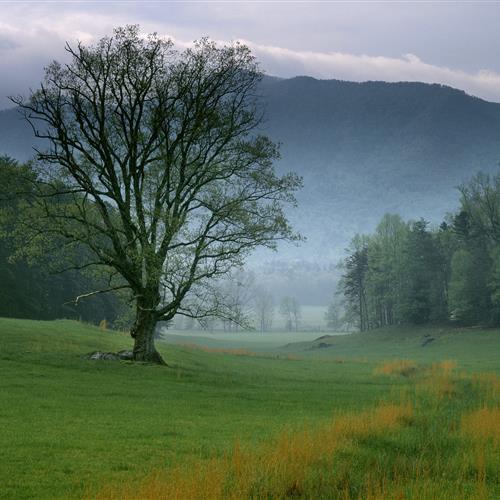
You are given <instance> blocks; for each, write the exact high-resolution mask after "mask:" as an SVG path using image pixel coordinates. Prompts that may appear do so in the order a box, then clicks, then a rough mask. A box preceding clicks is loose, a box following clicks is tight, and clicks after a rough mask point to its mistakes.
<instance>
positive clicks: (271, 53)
mask: <svg viewBox="0 0 500 500" xmlns="http://www.w3.org/2000/svg"><path fill="white" fill-rule="evenodd" d="M241 41H242V42H243V43H245V44H247V45H248V46H249V47H251V49H252V50H253V52H254V53H255V54H256V55H257V57H258V59H259V60H260V61H261V62H262V65H263V67H265V69H266V70H267V71H268V72H269V73H270V74H274V75H276V76H285V77H291V76H296V75H309V76H314V77H316V78H324V79H331V78H334V79H339V80H352V81H357V82H362V81H367V80H383V81H387V82H400V81H418V82H424V83H440V84H443V85H449V86H451V87H455V88H458V89H461V90H465V91H466V92H467V93H468V94H472V95H475V96H477V97H481V98H483V99H486V100H490V101H496V102H500V74H499V73H496V72H493V71H488V70H481V71H477V72H474V73H472V72H471V73H469V72H466V71H462V70H457V69H453V68H448V67H445V66H437V65H433V64H429V63H426V62H425V61H422V60H421V59H420V58H419V57H418V56H416V55H415V54H405V55H402V56H401V57H399V58H394V57H384V56H369V55H357V54H348V53H342V52H312V51H293V50H290V49H287V48H283V47H274V46H269V45H259V44H256V43H253V42H252V41H249V40H241Z"/></svg>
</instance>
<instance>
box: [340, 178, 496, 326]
mask: <svg viewBox="0 0 500 500" xmlns="http://www.w3.org/2000/svg"><path fill="white" fill-rule="evenodd" d="M459 192H460V208H459V210H458V211H457V212H456V213H454V214H449V215H448V216H447V217H446V218H445V221H444V222H443V223H442V224H441V225H440V226H439V227H437V228H433V227H430V225H429V224H428V223H427V222H426V221H425V220H423V219H421V220H419V221H410V222H405V221H403V220H402V218H401V217H400V216H399V215H385V216H384V217H383V219H382V221H381V222H380V224H379V225H378V227H377V229H376V231H375V233H374V234H371V235H357V236H356V237H355V238H354V239H353V240H352V242H351V246H350V249H349V255H348V257H347V258H346V259H345V260H344V261H343V262H342V264H341V266H342V269H343V277H342V280H341V282H340V291H341V293H342V294H343V297H344V313H345V316H344V318H343V321H344V323H347V324H351V325H354V326H356V327H357V328H359V329H360V330H369V329H372V328H378V327H383V326H387V325H399V324H425V323H444V322H449V321H453V322H456V323H459V324H463V325H491V326H498V325H500V174H497V175H496V176H493V177H491V176H488V175H484V174H479V175H477V176H476V177H475V178H473V179H472V180H471V181H470V182H469V183H468V184H465V185H463V186H461V187H460V188H459Z"/></svg>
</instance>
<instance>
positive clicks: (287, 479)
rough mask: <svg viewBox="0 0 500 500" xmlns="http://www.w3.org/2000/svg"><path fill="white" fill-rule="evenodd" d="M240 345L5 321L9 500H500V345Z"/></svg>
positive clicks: (1, 373)
mask: <svg viewBox="0 0 500 500" xmlns="http://www.w3.org/2000/svg"><path fill="white" fill-rule="evenodd" d="M241 335H242V334H238V335H234V336H232V337H231V336H226V337H221V336H212V337H211V336H210V335H209V334H205V335H203V336H200V333H199V332H191V333H190V332H188V334H186V332H182V335H180V332H169V334H168V335H167V336H166V338H165V341H163V342H160V343H159V349H160V351H161V353H162V355H163V356H164V358H165V360H166V361H167V363H168V365H169V366H168V367H166V368H165V367H159V366H151V365H141V364H133V363H129V362H112V361H109V362H104V361H99V362H95V361H89V360H85V359H82V355H83V354H85V353H87V352H90V351H93V350H96V349H100V350H110V351H111V350H112V351H116V350H120V349H123V348H125V347H128V346H130V344H131V342H130V340H129V339H128V338H127V336H125V335H124V334H122V333H118V332H112V331H103V330H100V329H98V328H95V327H92V326H88V325H85V324H81V323H78V322H72V321H63V320H61V321H52V322H37V321H25V320H12V319H0V450H1V460H0V484H1V489H0V497H1V498H9V499H11V498H179V499H185V498H200V499H201V498H207V499H208V498H210V499H211V498H285V497H290V496H296V497H302V498H346V499H347V498H353V499H354V498H356V499H358V498H363V499H364V498H380V499H382V498H384V499H385V498H395V499H396V498H398V499H401V498H445V497H450V498H481V499H487V498H492V499H493V498H500V475H499V473H498V471H499V470H500V409H499V408H500V378H499V376H500V362H499V356H498V354H499V352H500V349H499V345H500V331H499V330H482V329H458V328H455V329H450V328H441V329H440V328H412V329H404V328H392V329H387V330H381V331H376V332H369V333H363V334H350V335H344V336H329V337H326V338H323V339H318V340H314V339H315V336H314V335H311V334H310V333H307V332H306V333H304V335H303V336H298V337H296V338H294V339H293V340H294V342H293V343H290V342H289V341H288V340H289V339H288V337H287V336H286V335H284V334H283V337H280V336H279V335H280V334H279V333H275V334H273V336H272V337H270V339H262V337H259V336H258V335H260V336H263V335H264V334H254V333H252V334H248V337H247V338H246V340H245V339H242V338H241ZM323 335H324V333H322V334H318V335H317V336H323ZM428 338H432V339H433V340H432V341H431V342H428V343H427V345H425V346H422V344H423V343H424V341H425V339H428ZM281 339H283V343H281Z"/></svg>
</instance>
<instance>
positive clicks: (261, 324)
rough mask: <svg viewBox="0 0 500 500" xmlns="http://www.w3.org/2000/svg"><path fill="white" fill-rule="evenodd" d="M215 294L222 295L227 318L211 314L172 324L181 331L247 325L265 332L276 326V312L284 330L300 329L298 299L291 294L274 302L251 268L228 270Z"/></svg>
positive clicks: (224, 328) (240, 328)
mask: <svg viewBox="0 0 500 500" xmlns="http://www.w3.org/2000/svg"><path fill="white" fill-rule="evenodd" d="M219 294H220V295H221V296H222V297H224V303H225V304H226V307H227V308H228V309H229V310H230V314H229V315H228V318H222V319H217V318H215V317H212V318H204V319H203V320H201V321H195V320H194V319H193V318H182V317H176V318H175V319H174V325H175V327H176V328H182V329H185V330H192V329H196V328H201V329H205V330H206V329H209V330H215V329H222V330H224V331H239V330H242V329H248V328H251V329H254V330H257V331H260V332H268V331H271V330H272V329H273V328H277V327H276V313H277V312H278V313H279V315H280V316H281V320H282V324H283V328H284V329H285V330H287V331H294V330H295V331H297V330H299V328H300V322H301V317H302V314H301V307H300V304H299V302H298V300H297V299H296V298H295V297H291V296H285V297H283V298H282V299H281V301H280V302H279V303H276V301H275V297H274V295H273V293H272V292H271V291H270V290H269V289H268V288H266V287H265V286H262V285H261V284H259V283H258V282H257V280H256V278H255V274H254V273H253V272H252V271H245V270H238V271H236V272H233V273H231V275H230V276H228V278H227V279H226V280H224V281H223V282H222V284H221V286H220V291H219ZM278 328H279V327H278Z"/></svg>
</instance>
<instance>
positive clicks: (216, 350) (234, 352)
mask: <svg viewBox="0 0 500 500" xmlns="http://www.w3.org/2000/svg"><path fill="white" fill-rule="evenodd" d="M179 345H180V346H181V347H184V348H185V349H190V350H192V351H202V352H206V353H209V354H228V355H230V356H250V357H257V358H272V359H286V360H289V361H298V360H300V358H299V357H298V356H296V355H294V354H287V355H282V354H281V355H272V354H264V353H258V352H254V351H250V350H248V349H244V348H238V349H229V348H220V347H206V346H201V345H198V344H193V343H189V342H186V343H184V344H179Z"/></svg>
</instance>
